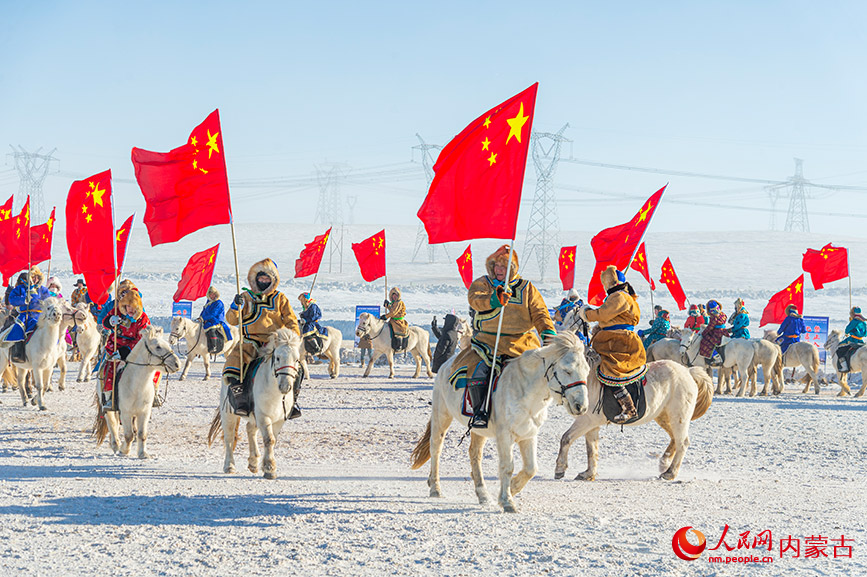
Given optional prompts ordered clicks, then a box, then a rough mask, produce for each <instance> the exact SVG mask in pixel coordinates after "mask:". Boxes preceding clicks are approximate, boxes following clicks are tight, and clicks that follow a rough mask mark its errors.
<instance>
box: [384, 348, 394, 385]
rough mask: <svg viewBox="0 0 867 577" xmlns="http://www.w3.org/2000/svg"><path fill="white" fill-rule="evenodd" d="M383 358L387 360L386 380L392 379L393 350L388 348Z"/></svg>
mask: <svg viewBox="0 0 867 577" xmlns="http://www.w3.org/2000/svg"><path fill="white" fill-rule="evenodd" d="M385 358H386V360H388V378H389V379H393V378H394V349H392V348H391V347H388V351H386V353H385Z"/></svg>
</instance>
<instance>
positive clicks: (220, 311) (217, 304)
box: [201, 300, 232, 341]
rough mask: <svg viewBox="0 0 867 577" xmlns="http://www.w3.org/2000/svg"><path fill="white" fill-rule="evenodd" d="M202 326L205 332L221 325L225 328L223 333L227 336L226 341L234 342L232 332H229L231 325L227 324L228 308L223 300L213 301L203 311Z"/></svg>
mask: <svg viewBox="0 0 867 577" xmlns="http://www.w3.org/2000/svg"><path fill="white" fill-rule="evenodd" d="M201 317H202V326H203V327H204V329H205V330H208V329H209V328H211V327H214V326H217V325H220V326H221V327H223V333H224V334H225V335H226V340H227V341H231V340H232V331H231V330H229V325H228V324H226V306H225V305H224V304H223V301H221V300H215V301H211V302H209V303H208V304H206V305H205V308H203V309H202V314H201Z"/></svg>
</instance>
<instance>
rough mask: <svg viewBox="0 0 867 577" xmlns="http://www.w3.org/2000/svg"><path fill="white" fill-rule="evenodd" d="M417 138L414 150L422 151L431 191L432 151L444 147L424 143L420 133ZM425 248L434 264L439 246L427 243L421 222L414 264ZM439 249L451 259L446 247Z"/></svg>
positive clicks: (422, 162) (430, 261) (428, 187)
mask: <svg viewBox="0 0 867 577" xmlns="http://www.w3.org/2000/svg"><path fill="white" fill-rule="evenodd" d="M415 136H416V138H418V141H419V143H420V144H419V145H417V146H413V147H412V149H413V150H419V151H421V164H422V166H424V175H425V178H426V180H427V189H426V190H430V183H431V182H433V178H434V171H433V165H434V162H435V159H434V157H433V154H431V151H432V150H441V149H442V146H439V145H437V144H427V143H426V142H425V141H424V139H422V137H421V136H419V134H418V133H416V135H415ZM424 247H427V261H428V262H429V263H432V262H434V261H435V260H436V251H437V245H435V244H430V243H429V242H428V241H427V231H426V230H425V229H424V223H422V222H419V223H418V230H417V231H416V233H415V248H414V249H413V251H412V262H416V259H417V258H418V256H419V253H421V251H422V249H423V248H424ZM439 247H440V248H441V249H442V251H443V254H445V255H446V258H449V252H448V251H447V250H446V247H445V245H442V244H441V245H439Z"/></svg>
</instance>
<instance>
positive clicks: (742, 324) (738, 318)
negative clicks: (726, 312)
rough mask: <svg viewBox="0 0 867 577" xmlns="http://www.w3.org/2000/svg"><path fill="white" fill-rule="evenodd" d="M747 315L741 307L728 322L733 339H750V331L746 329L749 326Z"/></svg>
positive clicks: (745, 310)
mask: <svg viewBox="0 0 867 577" xmlns="http://www.w3.org/2000/svg"><path fill="white" fill-rule="evenodd" d="M749 314H750V313H748V312H747V309H745V308H743V307H741V309H740V310H739V311H738V312H737V313H735V314H734V316H732V318H731V319H730V320H729V322H731V324H732V338H733V339H748V338H750V331H749V329H747V327H748V326H750V317H749Z"/></svg>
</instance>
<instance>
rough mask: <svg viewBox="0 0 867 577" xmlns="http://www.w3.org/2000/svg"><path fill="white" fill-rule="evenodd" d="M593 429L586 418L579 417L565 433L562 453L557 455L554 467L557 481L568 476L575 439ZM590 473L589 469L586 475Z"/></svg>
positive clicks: (561, 439) (561, 442)
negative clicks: (570, 451) (567, 471)
mask: <svg viewBox="0 0 867 577" xmlns="http://www.w3.org/2000/svg"><path fill="white" fill-rule="evenodd" d="M591 428H592V427H590V426H589V425H588V423H587V418H586V417H578V418H576V419H575V420H574V421H572V425H571V426H570V427H569V428H568V429H567V430H566V432H565V433H563V436H562V437H560V452H559V453H557V465H556V466H555V467H554V478H555V479H562V478H563V475H565V474H566V469H568V468H569V448H570V447H571V446H572V443H573V442H575V439H577V438H578V437H581V436H584V435H585V434H586V433H587V431H589V430H590V429H591ZM597 434H598V431H597ZM588 455H589V452H588ZM588 471H590V468H589V467H588V469H587V471H585V473H586V472H588ZM593 474H594V475H595V474H596V471H595V470H594V471H593ZM579 477H580V475H579ZM592 480H593V479H588V481H592Z"/></svg>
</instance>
